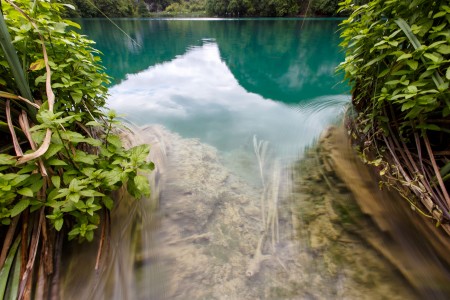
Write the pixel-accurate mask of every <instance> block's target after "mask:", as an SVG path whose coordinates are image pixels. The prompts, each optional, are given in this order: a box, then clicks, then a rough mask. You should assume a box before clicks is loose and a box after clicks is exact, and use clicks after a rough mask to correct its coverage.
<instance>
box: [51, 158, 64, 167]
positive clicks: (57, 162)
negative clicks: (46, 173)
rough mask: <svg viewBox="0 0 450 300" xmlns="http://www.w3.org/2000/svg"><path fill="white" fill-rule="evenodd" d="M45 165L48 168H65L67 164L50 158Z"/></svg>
mask: <svg viewBox="0 0 450 300" xmlns="http://www.w3.org/2000/svg"><path fill="white" fill-rule="evenodd" d="M47 164H48V165H50V166H67V163H66V162H65V161H63V160H60V159H57V158H52V159H49V160H48V161H47Z"/></svg>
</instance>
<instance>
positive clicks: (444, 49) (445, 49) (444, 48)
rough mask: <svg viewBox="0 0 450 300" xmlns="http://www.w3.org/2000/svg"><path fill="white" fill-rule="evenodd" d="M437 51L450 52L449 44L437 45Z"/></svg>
mask: <svg viewBox="0 0 450 300" xmlns="http://www.w3.org/2000/svg"><path fill="white" fill-rule="evenodd" d="M437 51H438V52H439V53H441V54H450V46H449V45H441V46H439V47H438V49H437Z"/></svg>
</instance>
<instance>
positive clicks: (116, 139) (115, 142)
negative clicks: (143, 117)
mask: <svg viewBox="0 0 450 300" xmlns="http://www.w3.org/2000/svg"><path fill="white" fill-rule="evenodd" d="M107 141H108V143H110V144H111V145H113V146H114V147H116V148H122V141H121V140H120V138H119V137H118V136H117V135H110V136H108V138H107Z"/></svg>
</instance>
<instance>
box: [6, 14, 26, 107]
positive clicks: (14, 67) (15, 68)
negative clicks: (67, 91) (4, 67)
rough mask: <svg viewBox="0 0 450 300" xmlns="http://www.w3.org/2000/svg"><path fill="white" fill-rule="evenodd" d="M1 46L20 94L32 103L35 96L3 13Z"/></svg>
mask: <svg viewBox="0 0 450 300" xmlns="http://www.w3.org/2000/svg"><path fill="white" fill-rule="evenodd" d="M0 45H1V48H2V50H3V52H4V53H5V58H6V60H7V61H8V64H9V66H10V67H11V72H12V74H13V76H14V79H15V80H16V84H17V88H18V89H19V91H20V94H21V95H22V96H23V97H25V98H27V99H28V100H31V101H32V100H33V96H32V94H31V91H30V86H29V85H28V82H27V80H26V77H25V74H24V72H23V69H22V65H21V63H20V60H19V57H18V56H17V52H16V49H15V48H14V45H13V43H12V40H11V35H10V34H9V31H8V26H7V25H6V22H5V18H4V17H3V14H2V13H0Z"/></svg>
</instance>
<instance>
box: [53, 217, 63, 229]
mask: <svg viewBox="0 0 450 300" xmlns="http://www.w3.org/2000/svg"><path fill="white" fill-rule="evenodd" d="M63 224H64V219H63V218H60V219H57V220H55V229H56V231H60V230H61V228H62V226H63Z"/></svg>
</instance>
